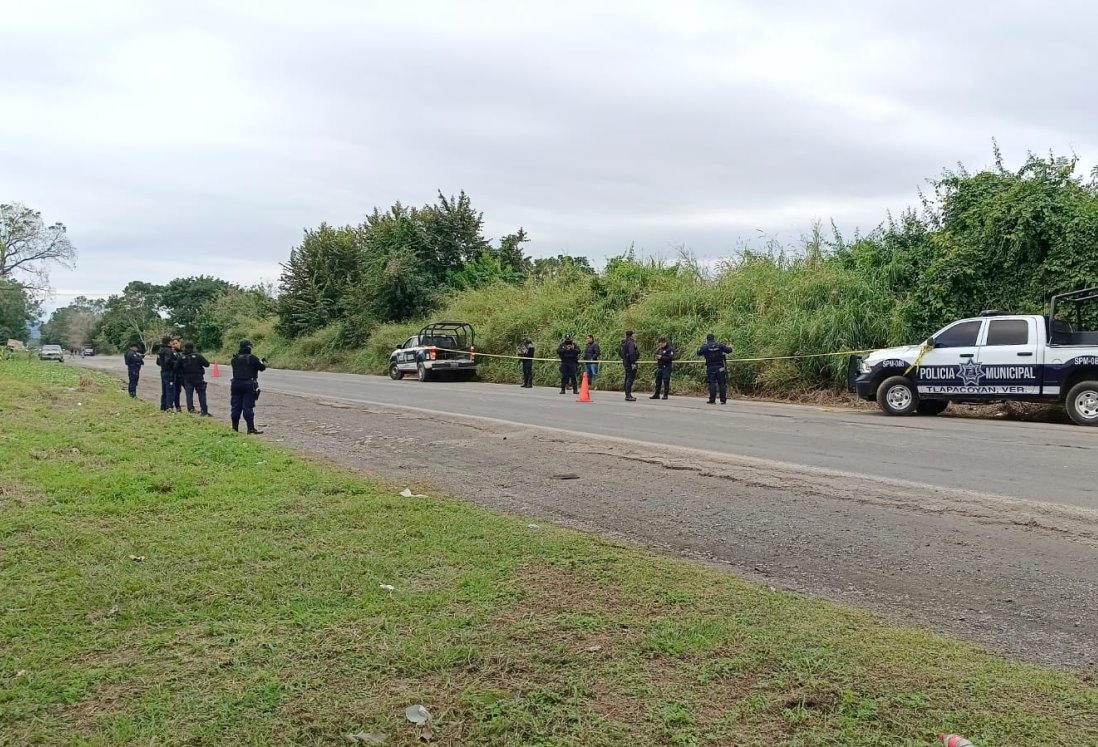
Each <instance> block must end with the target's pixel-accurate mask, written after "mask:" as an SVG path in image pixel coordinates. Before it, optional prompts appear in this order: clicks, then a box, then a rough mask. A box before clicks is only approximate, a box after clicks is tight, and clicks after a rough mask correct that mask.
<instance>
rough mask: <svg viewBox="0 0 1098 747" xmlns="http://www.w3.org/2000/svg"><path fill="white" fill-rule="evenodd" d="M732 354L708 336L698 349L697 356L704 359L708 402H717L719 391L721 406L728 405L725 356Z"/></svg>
mask: <svg viewBox="0 0 1098 747" xmlns="http://www.w3.org/2000/svg"><path fill="white" fill-rule="evenodd" d="M731 352H732V348H730V347H728V346H727V345H725V344H724V343H722V342H717V338H716V337H715V336H714V335H712V334H708V335H706V336H705V344H704V345H702V346H701V347H700V348H698V355H700V356H702V357H703V358H705V376H706V378H707V379H709V402H708V404H711V405H712V404H715V403H716V401H717V390H718V389H719V390H720V395H721V404H722V405H723V404H727V403H728V374H727V372H726V371H725V356H726V355H728V354H729V353H731Z"/></svg>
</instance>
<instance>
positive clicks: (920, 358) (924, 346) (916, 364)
mask: <svg viewBox="0 0 1098 747" xmlns="http://www.w3.org/2000/svg"><path fill="white" fill-rule="evenodd" d="M930 350H931V347H930V346H929V345H927V344H926V343H925V342H924V343H923V344H922V345H920V346H919V354H918V355H917V356H915V360H914V361H912V363H911V365H910V366H908V367H907V370H906V371H904V376H907V375H908V374H909V373H911V372H912V371H915V370H918V368H919V364H920V363H922V362H923V356H924V355H926V354H927V353H929V352H930Z"/></svg>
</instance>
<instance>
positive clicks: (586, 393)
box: [576, 371, 593, 402]
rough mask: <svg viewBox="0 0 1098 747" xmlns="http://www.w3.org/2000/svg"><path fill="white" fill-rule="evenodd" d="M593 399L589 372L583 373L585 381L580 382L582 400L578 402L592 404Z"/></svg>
mask: <svg viewBox="0 0 1098 747" xmlns="http://www.w3.org/2000/svg"><path fill="white" fill-rule="evenodd" d="M592 401H593V400H592V399H591V387H590V386H588V384H587V372H586V371H584V372H583V379H582V380H581V381H580V398H579V399H577V400H576V402H592Z"/></svg>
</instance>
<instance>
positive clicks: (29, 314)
mask: <svg viewBox="0 0 1098 747" xmlns="http://www.w3.org/2000/svg"><path fill="white" fill-rule="evenodd" d="M37 318H38V304H37V302H36V301H35V300H34V298H33V297H32V296H31V295H30V293H28V292H27V289H26V288H24V287H23V286H22V285H20V284H19V283H16V282H14V281H12V280H8V279H4V278H0V344H2V343H3V342H5V341H7V340H8V339H12V340H21V341H25V340H26V339H27V326H28V325H29V324H30V323H31V322H33V321H34V320H35V319H37Z"/></svg>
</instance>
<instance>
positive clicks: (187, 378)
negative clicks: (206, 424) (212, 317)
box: [179, 342, 210, 418]
mask: <svg viewBox="0 0 1098 747" xmlns="http://www.w3.org/2000/svg"><path fill="white" fill-rule="evenodd" d="M209 367H210V362H209V361H208V360H206V357H205V356H204V355H202V354H201V353H196V352H194V343H193V342H188V343H187V344H186V345H184V346H183V357H182V358H180V359H179V378H180V380H181V381H182V382H183V388H184V390H185V391H186V392H187V412H194V394H195V392H198V406H199V407H200V408H202V409H201V412H200V413H199V414H200V415H201V416H202V417H204V418H208V417H210V411H209V410H208V409H206V379H205V377H204V376H203V374H204V373H205V371H204V369H207V368H209Z"/></svg>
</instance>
